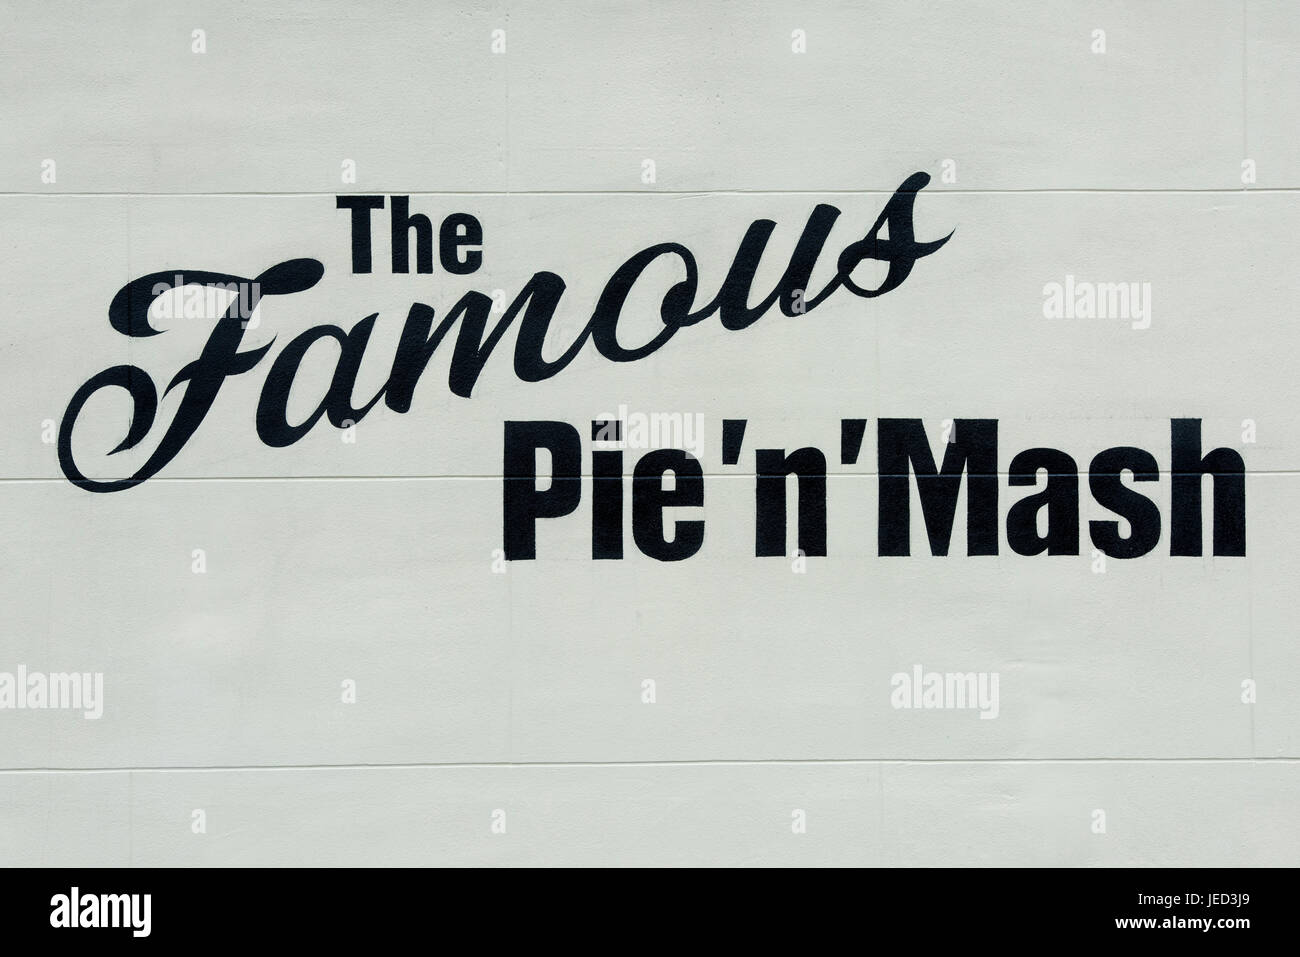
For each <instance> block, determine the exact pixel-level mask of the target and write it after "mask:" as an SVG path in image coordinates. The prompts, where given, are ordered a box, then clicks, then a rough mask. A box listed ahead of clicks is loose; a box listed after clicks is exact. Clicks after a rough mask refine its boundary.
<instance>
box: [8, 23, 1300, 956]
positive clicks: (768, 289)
mask: <svg viewBox="0 0 1300 957" xmlns="http://www.w3.org/2000/svg"><path fill="white" fill-rule="evenodd" d="M8 6H9V9H10V10H11V12H13V13H14V14H15V15H14V16H12V17H10V18H8V19H9V20H10V21H11V22H10V24H9V27H8V28H7V29H6V31H4V36H3V39H0V47H3V49H2V50H0V90H3V95H0V129H3V131H4V135H3V137H0V141H2V143H0V215H2V216H3V222H4V224H5V229H4V232H3V239H0V246H2V250H0V252H2V254H0V293H2V294H3V301H4V303H5V306H6V309H5V314H6V317H7V318H6V320H5V322H4V324H3V333H2V334H0V408H2V409H3V410H4V415H3V416H0V436H3V445H0V448H3V451H4V456H3V463H4V465H3V473H2V474H0V479H3V481H0V536H3V539H4V541H5V542H7V543H8V545H7V548H6V552H5V555H6V557H5V560H4V561H3V562H2V563H0V607H3V608H4V609H5V616H6V623H5V627H4V629H3V633H4V637H3V640H2V641H0V861H4V862H6V863H8V862H13V863H19V864H33V865H78V866H91V865H109V866H119V865H132V864H136V865H138V864H146V865H169V864H180V865H201V864H213V865H226V864H259V865H284V864H337V865H353V864H383V865H391V864H407V865H421V864H435V863H451V864H481V863H491V864H498V863H509V864H623V863H631V864H653V865H676V864H744V865H753V864H779V865H826V864H884V865H930V866H933V865H941V866H942V865H965V864H973V865H985V864H1007V865H1021V864H1029V865H1033V864H1041V865H1056V864H1068V865H1079V866H1083V865H1087V866H1092V865H1145V864H1161V865H1169V866H1201V865H1237V864H1248V865H1255V864H1273V865H1289V864H1294V863H1295V862H1296V861H1297V860H1300V828H1298V827H1297V826H1296V822H1295V815H1294V814H1293V813H1292V809H1293V808H1294V807H1295V806H1296V804H1297V801H1300V772H1297V767H1300V765H1298V764H1297V758H1300V704H1298V703H1297V699H1296V697H1295V695H1294V694H1292V693H1291V689H1292V688H1294V687H1295V686H1296V685H1297V683H1300V644H1297V642H1296V641H1295V640H1294V637H1293V632H1294V626H1293V619H1294V617H1295V616H1294V607H1293V605H1294V603H1293V601H1292V599H1291V595H1292V593H1293V591H1294V581H1295V578H1296V573H1297V571H1298V570H1300V557H1298V553H1297V549H1296V542H1297V541H1300V509H1297V507H1296V504H1297V501H1298V498H1297V495H1298V494H1300V486H1297V484H1296V483H1297V475H1300V441H1298V440H1297V436H1300V417H1298V415H1297V411H1296V410H1297V409H1300V380H1298V379H1297V377H1296V375H1295V373H1294V365H1295V361H1294V355H1295V347H1296V344H1297V341H1296V332H1295V323H1294V321H1293V313H1294V308H1295V302H1296V301H1297V299H1298V298H1300V288H1298V285H1297V284H1298V282H1300V280H1298V279H1297V275H1300V274H1298V273H1297V270H1296V268H1295V264H1296V262H1297V261H1298V258H1300V191H1297V189H1296V187H1297V183H1296V181H1295V180H1296V170H1297V169H1298V168H1300V145H1298V144H1297V140H1296V137H1295V135H1294V131H1295V129H1296V128H1297V122H1296V121H1297V119H1300V117H1297V115H1296V110H1295V105H1294V99H1295V98H1294V96H1292V95H1291V91H1293V90H1294V89H1296V88H1298V87H1297V83H1298V82H1300V66H1298V64H1300V58H1297V57H1296V56H1295V55H1294V52H1295V50H1296V48H1297V47H1298V46H1300V14H1298V13H1297V12H1296V10H1295V9H1293V8H1292V7H1290V6H1288V5H1285V4H1268V3H1259V2H1255V0H1228V2H1224V0H1190V2H1173V0H1154V2H1150V3H1144V4H1141V5H1127V4H1118V5H1117V4H1111V5H1106V4H1102V5H1100V6H1099V5H1096V4H1067V5H1051V6H1047V7H1044V6H1041V5H1037V4H1028V3H1017V4H1016V5H1015V6H1014V9H1012V10H1008V9H1006V7H1005V5H1003V4H999V5H994V4H988V3H972V4H962V5H953V6H951V7H944V8H941V9H937V10H936V9H931V8H929V7H925V6H918V5H915V4H910V3H905V2H902V0H899V2H894V0H886V2H882V3H873V4H870V5H848V4H842V3H838V2H826V3H815V4H811V5H809V4H798V5H795V4H786V3H777V4H750V3H734V4H732V3H729V4H723V5H699V4H690V3H686V2H676V0H670V2H667V3H662V4H656V5H644V6H636V5H627V6H621V7H619V8H618V9H609V8H607V5H605V4H598V3H593V2H587V0H579V2H576V3H570V4H563V5H558V6H557V5H544V6H543V5H531V4H518V3H505V4H497V5H495V6H493V5H488V6H486V7H482V6H475V7H471V6H470V5H458V4H453V3H441V2H440V3H428V2H415V0H410V2H406V0H401V2H396V3H385V4H378V3H359V4H358V3H343V2H335V0H327V2H324V3H320V2H313V3H308V2H306V0H302V2H299V0H286V2H282V3H276V4H272V5H270V6H267V7H262V6H256V7H250V6H246V5H228V6H224V7H223V6H220V5H218V6H213V5H195V4H190V3H185V2H181V3H166V4H164V3H161V2H154V0H142V2H138V3H132V4H127V5H125V6H120V7H111V6H109V7H104V8H102V9H101V8H100V7H96V8H94V9H87V10H82V11H77V12H75V13H73V12H68V11H66V10H59V9H54V8H51V7H50V6H49V5H44V4H40V3H35V2H33V3H27V2H22V0H17V2H13V3H10V4H9V5H8ZM74 888H75V893H76V895H77V897H76V899H77V900H78V901H79V902H82V901H92V902H97V901H98V895H99V894H100V892H101V891H108V890H111V889H108V888H95V887H90V886H88V885H86V884H85V882H82V883H80V884H78V883H77V882H73V881H69V882H67V886H66V887H62V888H61V890H60V893H61V894H62V895H63V896H64V897H65V898H66V900H67V902H69V903H68V906H67V909H66V916H67V920H69V921H71V914H72V912H73V911H74V910H76V911H77V913H78V914H79V915H80V910H79V909H77V908H74V907H73V906H72V904H71V902H72V900H73V898H74ZM1183 890H1185V889H1182V890H1180V889H1177V888H1152V889H1151V891H1152V893H1154V894H1164V893H1166V892H1169V893H1179V892H1183ZM140 903H141V909H140V911H139V914H138V915H137V916H139V917H140V919H141V920H143V916H142V915H143V909H142V908H143V903H144V902H143V900H142V901H141V902H140ZM161 903H162V902H161V899H160V900H159V901H155V902H154V904H153V910H152V911H151V913H152V914H154V915H156V916H157V917H158V921H159V922H160V924H161V922H162V921H163V920H164V917H163V914H164V911H163V910H162V909H161ZM94 906H98V904H97V903H96V904H95V905H94ZM78 907H80V904H78ZM133 913H136V912H135V911H133ZM118 930H119V931H120V932H123V933H125V928H124V927H121V928H118Z"/></svg>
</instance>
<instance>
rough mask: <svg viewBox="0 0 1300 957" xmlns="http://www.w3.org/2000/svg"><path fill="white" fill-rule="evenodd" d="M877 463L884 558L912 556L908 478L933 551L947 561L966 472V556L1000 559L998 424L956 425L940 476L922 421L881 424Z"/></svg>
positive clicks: (988, 421)
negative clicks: (911, 481)
mask: <svg viewBox="0 0 1300 957" xmlns="http://www.w3.org/2000/svg"><path fill="white" fill-rule="evenodd" d="M876 438H877V444H876V449H877V451H876V461H877V463H878V466H879V471H880V502H879V522H878V525H877V530H878V531H877V534H878V536H879V539H878V541H879V546H878V550H879V553H880V554H881V555H910V554H911V529H912V526H911V490H910V488H909V485H908V483H909V480H910V478H911V476H910V472H911V471H914V472H915V473H916V490H917V492H918V494H919V496H920V499H921V513H922V514H923V515H924V517H925V530H926V533H927V534H928V535H929V538H930V551H931V553H933V554H935V555H947V554H948V543H949V540H950V539H951V538H952V523H953V518H954V517H955V516H956V514H957V496H958V493H959V492H960V491H961V477H962V472H966V473H967V474H968V476H969V479H970V481H969V483H968V485H967V491H966V554H968V555H996V554H997V553H998V420H997V419H957V420H955V421H954V422H953V435H952V439H953V441H951V442H949V443H948V444H947V448H946V449H945V451H944V453H943V471H942V472H940V471H937V470H936V469H935V465H934V456H933V455H932V454H930V441H929V439H928V438H927V437H926V434H925V426H924V425H923V424H922V422H921V420H920V419H878V420H877V424H876Z"/></svg>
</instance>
